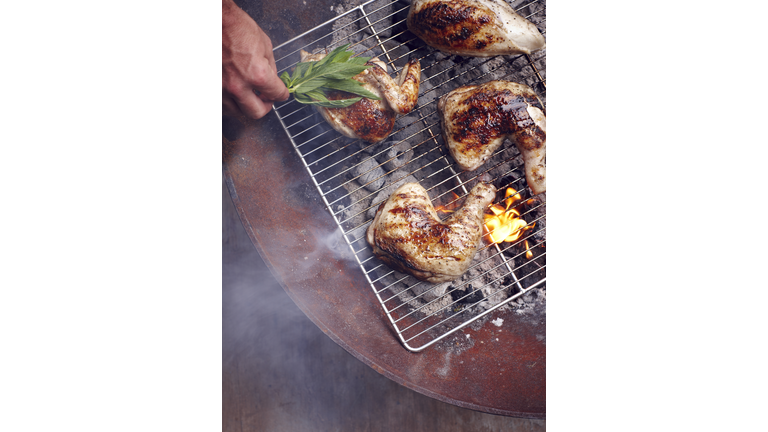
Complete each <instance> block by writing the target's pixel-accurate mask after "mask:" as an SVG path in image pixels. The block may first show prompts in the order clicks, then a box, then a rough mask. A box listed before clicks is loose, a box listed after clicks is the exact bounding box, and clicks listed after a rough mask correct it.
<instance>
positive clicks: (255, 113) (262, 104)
mask: <svg viewBox="0 0 768 432" xmlns="http://www.w3.org/2000/svg"><path fill="white" fill-rule="evenodd" d="M249 93H250V94H249ZM222 107H223V109H224V110H225V112H227V111H229V112H233V113H235V115H239V114H240V113H242V114H244V115H246V116H248V117H250V118H253V119H260V118H262V117H264V116H265V115H267V114H268V113H269V112H270V111H271V110H272V102H271V101H269V100H264V99H263V98H260V97H259V96H257V95H256V93H253V92H248V91H245V92H244V93H241V94H239V95H232V96H230V97H227V96H226V95H225V96H224V98H223V99H222Z"/></svg>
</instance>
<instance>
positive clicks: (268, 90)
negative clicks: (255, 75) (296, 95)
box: [255, 74, 290, 101]
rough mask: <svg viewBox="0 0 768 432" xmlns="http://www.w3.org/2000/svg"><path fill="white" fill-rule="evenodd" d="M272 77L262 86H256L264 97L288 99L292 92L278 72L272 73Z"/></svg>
mask: <svg viewBox="0 0 768 432" xmlns="http://www.w3.org/2000/svg"><path fill="white" fill-rule="evenodd" d="M270 77H271V78H270V79H269V80H268V81H267V82H265V83H264V84H263V85H261V86H257V87H255V89H256V91H257V92H258V94H259V95H260V97H261V98H262V99H268V100H272V101H284V100H286V99H288V96H289V95H290V93H289V92H288V88H287V87H286V86H285V84H284V83H283V80H281V79H280V78H279V77H278V76H277V74H270Z"/></svg>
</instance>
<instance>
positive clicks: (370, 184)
mask: <svg viewBox="0 0 768 432" xmlns="http://www.w3.org/2000/svg"><path fill="white" fill-rule="evenodd" d="M352 173H353V174H354V175H355V176H356V180H357V182H358V183H359V184H360V185H362V186H363V187H364V188H366V189H368V190H369V191H371V192H375V191H377V190H379V189H381V187H382V186H384V183H385V182H386V174H387V173H386V171H384V168H382V167H381V165H379V163H378V162H376V159H374V158H365V159H363V160H362V161H360V163H358V164H357V165H355V166H353V167H352Z"/></svg>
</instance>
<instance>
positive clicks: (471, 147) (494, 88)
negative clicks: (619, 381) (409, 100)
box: [437, 81, 547, 194]
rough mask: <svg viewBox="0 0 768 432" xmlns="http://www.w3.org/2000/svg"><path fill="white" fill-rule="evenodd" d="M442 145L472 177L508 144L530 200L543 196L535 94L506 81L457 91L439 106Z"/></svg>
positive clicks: (540, 114) (542, 123)
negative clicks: (506, 141)
mask: <svg viewBox="0 0 768 432" xmlns="http://www.w3.org/2000/svg"><path fill="white" fill-rule="evenodd" d="M437 108H438V111H439V115H440V120H441V123H442V133H443V139H444V140H445V142H446V144H447V146H448V150H449V151H450V153H451V156H453V158H454V160H455V161H456V163H457V165H459V167H461V169H463V170H465V171H474V170H476V169H477V168H479V167H480V166H481V165H482V164H483V163H485V161H486V160H488V158H490V157H491V155H492V154H493V152H494V151H496V149H498V148H499V147H500V146H501V144H502V143H503V142H504V139H505V138H509V139H511V140H512V141H513V142H514V143H515V145H516V146H517V148H518V150H519V151H520V153H521V154H522V156H523V161H524V163H525V176H526V181H527V182H528V186H529V187H530V188H531V191H532V192H533V193H534V194H539V193H542V192H545V191H546V142H547V136H546V117H545V114H544V107H543V106H542V104H541V101H540V100H539V98H538V96H536V93H535V92H534V91H533V90H532V89H531V88H530V87H528V86H526V85H523V84H517V83H513V82H509V81H490V82H488V83H485V84H482V85H473V86H464V87H459V88H457V89H455V90H453V91H451V92H450V93H448V94H446V95H445V96H443V97H441V98H440V100H439V101H438V103H437Z"/></svg>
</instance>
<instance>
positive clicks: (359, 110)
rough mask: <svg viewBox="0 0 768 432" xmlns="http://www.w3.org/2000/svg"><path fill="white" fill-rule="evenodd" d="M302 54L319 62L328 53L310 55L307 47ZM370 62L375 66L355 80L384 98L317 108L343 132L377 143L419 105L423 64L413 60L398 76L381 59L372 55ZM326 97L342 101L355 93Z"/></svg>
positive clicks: (333, 94)
mask: <svg viewBox="0 0 768 432" xmlns="http://www.w3.org/2000/svg"><path fill="white" fill-rule="evenodd" d="M300 54H301V61H302V62H307V61H318V60H320V59H322V58H323V57H325V54H324V53H321V54H310V53H308V52H306V51H303V50H302V51H301V53H300ZM367 64H369V65H372V67H370V68H368V69H366V70H364V71H363V72H361V73H359V74H358V75H356V76H354V77H353V78H352V79H354V80H356V81H358V82H360V83H362V84H363V86H364V87H365V89H366V90H368V91H370V92H371V93H373V94H375V95H376V96H378V97H380V98H381V100H371V99H368V98H363V99H361V100H360V101H358V102H356V103H354V104H352V105H350V106H348V107H346V108H324V107H317V110H318V111H319V112H320V114H321V115H322V116H323V118H324V119H325V121H327V122H328V123H329V124H330V125H331V126H332V127H333V128H334V129H336V130H337V131H338V132H339V133H341V134H342V135H344V136H346V137H349V138H360V139H363V140H365V141H369V142H372V143H375V142H379V141H381V140H383V139H384V138H386V137H388V136H389V134H390V133H391V132H392V129H393V128H394V127H395V117H396V115H397V114H408V113H409V112H411V110H412V109H413V108H414V107H415V106H416V102H417V100H418V98H419V82H420V80H421V64H420V63H419V61H418V60H411V61H409V62H408V64H407V65H405V67H404V68H403V69H402V70H401V71H400V74H399V75H398V76H397V79H392V77H391V76H389V74H388V73H387V72H386V69H387V65H386V64H385V63H384V62H382V61H380V60H379V59H378V58H376V57H374V58H372V59H371V60H370V61H369V62H368V63H367ZM326 96H327V97H328V99H331V100H338V99H347V98H350V97H354V96H355V95H353V94H350V93H347V92H342V91H335V92H330V94H328V95H326Z"/></svg>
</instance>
